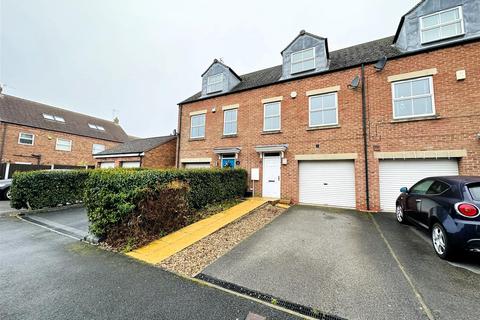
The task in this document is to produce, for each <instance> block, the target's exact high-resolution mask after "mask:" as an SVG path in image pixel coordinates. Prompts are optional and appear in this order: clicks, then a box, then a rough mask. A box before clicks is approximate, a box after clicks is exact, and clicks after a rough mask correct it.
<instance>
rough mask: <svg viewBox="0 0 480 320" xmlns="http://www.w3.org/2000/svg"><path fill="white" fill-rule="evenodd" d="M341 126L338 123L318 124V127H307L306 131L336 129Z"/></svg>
mask: <svg viewBox="0 0 480 320" xmlns="http://www.w3.org/2000/svg"><path fill="white" fill-rule="evenodd" d="M338 128H341V126H340V125H339V124H335V125H328V126H318V127H308V128H307V131H316V130H328V129H338Z"/></svg>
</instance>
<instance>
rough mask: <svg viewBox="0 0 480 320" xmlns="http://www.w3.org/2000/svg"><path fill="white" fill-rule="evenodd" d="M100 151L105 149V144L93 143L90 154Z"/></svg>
mask: <svg viewBox="0 0 480 320" xmlns="http://www.w3.org/2000/svg"><path fill="white" fill-rule="evenodd" d="M102 151H105V146H104V145H103V144H96V143H94V144H93V146H92V154H97V153H99V152H102Z"/></svg>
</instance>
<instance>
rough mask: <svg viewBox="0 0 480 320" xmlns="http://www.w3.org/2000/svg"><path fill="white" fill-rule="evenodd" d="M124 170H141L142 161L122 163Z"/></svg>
mask: <svg viewBox="0 0 480 320" xmlns="http://www.w3.org/2000/svg"><path fill="white" fill-rule="evenodd" d="M122 168H140V161H125V162H122Z"/></svg>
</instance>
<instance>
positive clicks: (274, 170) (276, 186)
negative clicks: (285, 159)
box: [262, 155, 281, 198]
mask: <svg viewBox="0 0 480 320" xmlns="http://www.w3.org/2000/svg"><path fill="white" fill-rule="evenodd" d="M280 161H281V159H280V155H278V156H269V155H264V156H263V184H262V187H263V192H262V196H264V197H268V198H280V175H281V173H280Z"/></svg>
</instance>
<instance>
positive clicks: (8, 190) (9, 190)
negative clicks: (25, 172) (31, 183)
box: [5, 188, 12, 200]
mask: <svg viewBox="0 0 480 320" xmlns="http://www.w3.org/2000/svg"><path fill="white" fill-rule="evenodd" d="M5 198H7V199H8V200H12V190H11V189H10V188H8V189H7V192H5Z"/></svg>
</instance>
